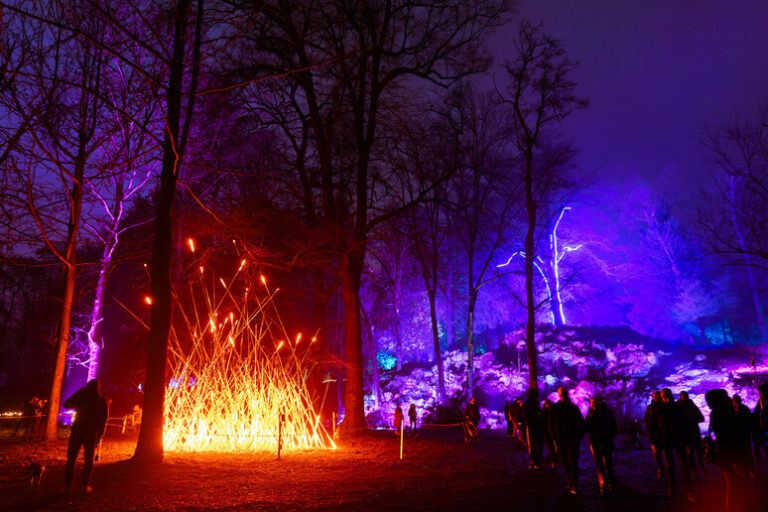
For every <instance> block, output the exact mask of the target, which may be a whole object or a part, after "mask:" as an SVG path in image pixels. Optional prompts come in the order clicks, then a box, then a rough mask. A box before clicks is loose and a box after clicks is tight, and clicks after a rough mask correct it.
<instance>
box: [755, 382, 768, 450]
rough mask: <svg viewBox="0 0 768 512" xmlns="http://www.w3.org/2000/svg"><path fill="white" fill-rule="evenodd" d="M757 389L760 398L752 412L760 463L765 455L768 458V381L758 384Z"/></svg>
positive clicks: (756, 448)
mask: <svg viewBox="0 0 768 512" xmlns="http://www.w3.org/2000/svg"><path fill="white" fill-rule="evenodd" d="M757 391H758V393H759V394H760V399H759V400H758V401H757V405H755V410H754V411H753V412H752V443H753V444H754V446H755V456H756V457H757V462H758V465H759V464H760V459H761V457H762V456H763V455H765V457H766V459H767V460H768V382H764V383H763V384H760V385H759V386H757ZM761 452H762V453H761Z"/></svg>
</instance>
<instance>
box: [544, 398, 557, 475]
mask: <svg viewBox="0 0 768 512" xmlns="http://www.w3.org/2000/svg"><path fill="white" fill-rule="evenodd" d="M554 405H555V404H554V403H553V402H552V400H550V399H549V398H545V399H544V406H543V407H542V408H541V424H542V426H543V433H544V445H545V446H546V447H547V450H548V451H549V458H550V461H549V467H550V468H552V469H555V467H556V466H557V450H556V449H555V436H554V435H553V434H552V407H553V406H554Z"/></svg>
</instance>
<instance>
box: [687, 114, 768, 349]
mask: <svg viewBox="0 0 768 512" xmlns="http://www.w3.org/2000/svg"><path fill="white" fill-rule="evenodd" d="M758 117H759V119H758V121H757V122H754V123H752V122H734V123H732V124H731V125H729V126H725V127H723V128H721V129H718V130H713V131H711V132H709V133H708V134H707V135H708V136H707V140H706V144H707V146H708V147H709V148H710V150H711V151H712V154H713V156H714V160H715V164H716V166H717V170H716V171H715V173H714V176H713V179H712V180H711V184H710V187H709V191H708V194H707V195H708V197H707V199H708V200H707V204H708V205H709V207H708V208H706V209H704V210H702V211H701V213H700V225H701V226H702V227H703V229H704V231H705V233H706V238H707V242H708V245H709V248H710V249H711V250H712V252H714V253H715V254H718V255H720V256H721V257H723V258H725V259H726V261H727V262H729V263H731V262H735V263H738V264H741V265H743V266H744V270H745V273H746V275H747V279H748V282H749V294H750V298H751V300H752V307H753V309H754V313H755V321H756V323H757V327H758V330H759V332H760V339H761V340H762V342H763V343H765V342H766V341H768V325H766V319H765V313H764V311H763V306H762V304H761V302H760V292H761V291H763V290H762V289H761V286H760V285H759V284H758V276H757V274H761V275H764V273H765V270H766V269H767V268H768V247H767V246H766V245H765V240H766V237H768V109H763V110H762V111H761V112H760V113H759V116H758Z"/></svg>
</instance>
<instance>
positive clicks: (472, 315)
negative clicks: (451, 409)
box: [467, 288, 477, 398]
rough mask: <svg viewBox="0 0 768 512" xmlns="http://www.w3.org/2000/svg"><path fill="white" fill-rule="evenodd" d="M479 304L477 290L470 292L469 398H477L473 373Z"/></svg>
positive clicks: (468, 335)
mask: <svg viewBox="0 0 768 512" xmlns="http://www.w3.org/2000/svg"><path fill="white" fill-rule="evenodd" d="M476 303H477V290H476V289H474V288H473V289H471V290H470V291H469V304H468V305H467V398H472V397H473V396H475V388H474V383H473V381H472V377H473V375H472V371H473V364H474V357H475V340H474V338H475V304H476Z"/></svg>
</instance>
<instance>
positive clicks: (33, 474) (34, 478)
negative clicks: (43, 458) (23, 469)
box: [27, 461, 45, 489]
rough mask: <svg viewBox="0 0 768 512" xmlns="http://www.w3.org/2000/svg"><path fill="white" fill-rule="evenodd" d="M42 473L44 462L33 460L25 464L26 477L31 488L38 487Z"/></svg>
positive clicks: (43, 471)
mask: <svg viewBox="0 0 768 512" xmlns="http://www.w3.org/2000/svg"><path fill="white" fill-rule="evenodd" d="M43 473H45V465H44V464H41V463H39V462H37V461H35V462H33V463H32V464H30V465H29V466H27V478H29V485H30V486H31V487H32V488H33V489H38V488H39V487H40V480H41V479H42V478H43Z"/></svg>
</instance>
